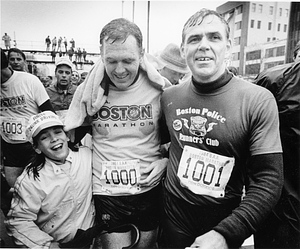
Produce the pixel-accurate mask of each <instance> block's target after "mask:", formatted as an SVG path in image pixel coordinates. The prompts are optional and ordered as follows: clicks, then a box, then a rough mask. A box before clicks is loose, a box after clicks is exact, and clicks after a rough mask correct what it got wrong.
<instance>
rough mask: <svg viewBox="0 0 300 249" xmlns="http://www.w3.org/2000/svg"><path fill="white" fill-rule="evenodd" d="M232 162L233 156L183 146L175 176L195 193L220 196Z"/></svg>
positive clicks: (228, 176) (229, 174)
mask: <svg viewBox="0 0 300 249" xmlns="http://www.w3.org/2000/svg"><path fill="white" fill-rule="evenodd" d="M234 162H235V160H234V158H233V157H226V156H221V155H218V154H215V153H211V152H208V151H205V150H201V149H197V148H194V147H191V146H184V148H183V152H182V156H181V159H180V163H179V167H178V172H177V176H178V177H179V179H180V183H181V185H182V186H184V187H186V188H188V189H189V190H190V191H192V192H193V193H195V194H199V195H208V196H212V197H215V198H222V197H224V196H225V188H226V185H227V183H228V181H229V178H230V176H231V172H232V169H233V167H234Z"/></svg>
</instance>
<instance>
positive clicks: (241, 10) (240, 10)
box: [236, 5, 243, 14]
mask: <svg viewBox="0 0 300 249" xmlns="http://www.w3.org/2000/svg"><path fill="white" fill-rule="evenodd" d="M236 11H237V14H241V13H243V5H240V6H239V7H237V8H236Z"/></svg>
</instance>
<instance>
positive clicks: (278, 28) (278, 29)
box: [277, 23, 280, 31]
mask: <svg viewBox="0 0 300 249" xmlns="http://www.w3.org/2000/svg"><path fill="white" fill-rule="evenodd" d="M277 31H280V23H278V27H277Z"/></svg>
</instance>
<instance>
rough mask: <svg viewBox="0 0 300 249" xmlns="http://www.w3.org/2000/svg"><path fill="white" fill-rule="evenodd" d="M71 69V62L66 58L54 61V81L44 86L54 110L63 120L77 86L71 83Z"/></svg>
mask: <svg viewBox="0 0 300 249" xmlns="http://www.w3.org/2000/svg"><path fill="white" fill-rule="evenodd" d="M72 69H73V64H72V62H71V61H70V60H68V59H66V58H61V59H60V60H59V61H57V62H56V68H55V78H56V82H54V83H53V84H52V85H51V86H49V87H48V88H46V91H47V93H48V95H49V97H50V101H51V104H52V106H53V108H54V110H55V112H56V113H57V115H58V116H59V117H60V118H61V120H63V121H64V119H65V116H66V112H67V110H68V109H69V106H70V103H71V101H72V98H73V96H74V93H75V91H76V88H77V86H75V85H73V84H72V83H71V76H72Z"/></svg>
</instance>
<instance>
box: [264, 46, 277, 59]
mask: <svg viewBox="0 0 300 249" xmlns="http://www.w3.org/2000/svg"><path fill="white" fill-rule="evenodd" d="M274 56H275V48H269V49H266V58H270V57H274Z"/></svg>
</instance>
